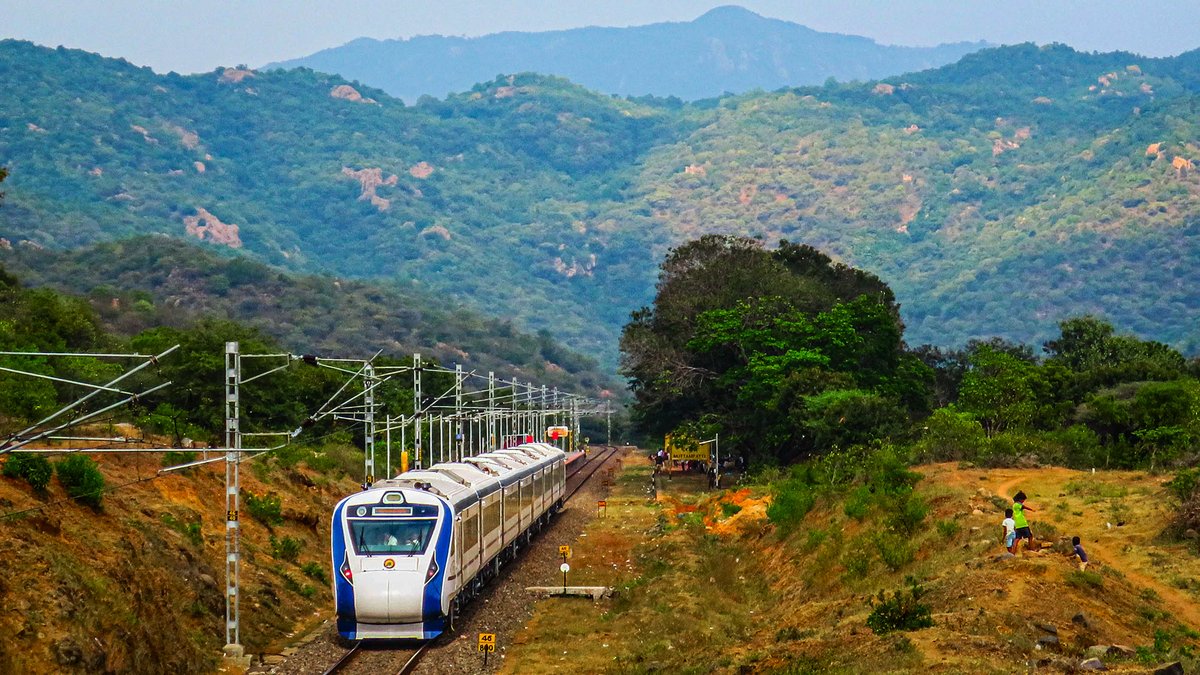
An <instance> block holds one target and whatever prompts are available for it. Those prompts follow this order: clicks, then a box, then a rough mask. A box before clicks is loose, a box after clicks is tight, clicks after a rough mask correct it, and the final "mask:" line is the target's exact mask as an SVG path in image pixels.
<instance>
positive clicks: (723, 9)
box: [694, 5, 766, 23]
mask: <svg viewBox="0 0 1200 675" xmlns="http://www.w3.org/2000/svg"><path fill="white" fill-rule="evenodd" d="M747 19H756V20H759V21H762V20H764V19H766V17H764V16H763V15H761V14H756V13H755V12H752V11H750V10H748V9H746V8H745V7H741V6H739V5H721V6H720V7H713V8H712V9H710V10H708V11H707V12H705V13H703V14H701V15H700V16H698V17H696V20H695V22H694V23H700V22H702V21H730V20H735V21H745V20H747Z"/></svg>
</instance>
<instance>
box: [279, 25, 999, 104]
mask: <svg viewBox="0 0 1200 675" xmlns="http://www.w3.org/2000/svg"><path fill="white" fill-rule="evenodd" d="M987 46H989V45H987V44H986V43H983V42H974V43H972V42H959V43H955V44H948V45H938V46H936V47H899V46H894V45H881V44H878V43H876V42H875V41H874V40H871V39H869V38H864V37H859V36H857V35H841V34H838V33H822V32H820V31H815V30H812V29H811V28H807V27H805V26H801V25H799V24H795V23H791V22H789V21H781V20H779V19H769V18H767V17H763V16H759V15H758V14H755V13H754V12H751V11H749V10H747V9H743V8H741V7H735V6H725V7H717V8H716V9H713V10H710V11H708V12H706V13H705V14H704V15H703V16H700V17H699V18H697V19H696V20H694V21H682V22H672V23H655V24H650V25H647V26H630V27H627V28H601V27H595V26H593V27H588V28H575V29H572V30H560V31H545V32H539V33H516V32H508V33H495V34H492V35H484V36H481V37H475V38H467V37H453V36H442V35H422V36H418V37H414V38H411V39H408V40H374V39H371V38H360V39H358V40H354V41H353V42H350V43H348V44H345V45H342V46H340V47H334V48H331V49H324V50H322V51H319V52H317V53H315V54H311V55H309V56H305V57H301V58H297V59H291V60H288V61H283V62H280V63H271V64H268V65H266V66H264V67H263V68H264V69H271V68H298V67H304V68H312V69H314V70H319V71H321V72H326V73H337V74H339V75H341V76H343V77H347V78H350V79H355V80H360V81H362V82H365V83H367V84H370V85H372V86H376V87H379V88H381V89H383V90H384V91H386V92H388V93H390V94H391V95H393V96H397V97H400V98H402V99H404V100H406V101H409V102H412V101H416V100H417V99H418V98H420V97H421V96H424V95H433V96H437V97H442V96H445V95H446V94H448V93H451V92H455V91H461V90H463V89H468V88H470V87H471V86H472V85H473V84H475V83H476V82H480V81H483V80H487V79H489V78H491V77H494V76H495V74H496V73H497V72H502V73H515V72H521V71H531V72H538V73H548V74H552V75H559V76H562V77H566V78H568V79H570V80H572V81H573V82H578V83H579V84H582V85H584V86H586V87H588V88H589V89H596V90H598V91H602V92H604V93H606V94H622V95H634V96H641V95H645V94H656V95H658V96H677V97H681V98H684V99H698V98H708V97H713V96H720V95H722V94H727V93H739V94H740V93H743V92H747V91H751V90H753V89H766V90H771V89H778V88H779V87H788V86H798V85H811V84H820V83H822V82H824V81H825V80H826V79H828V78H831V77H833V78H837V79H839V80H870V79H875V78H880V77H887V76H888V75H896V74H899V73H906V72H911V71H915V70H923V69H925V68H933V67H935V66H940V65H943V64H946V63H951V62H953V61H956V60H958V59H959V58H960V57H962V56H963V55H964V54H968V53H970V52H973V51H976V50H979V49H983V48H984V47H987Z"/></svg>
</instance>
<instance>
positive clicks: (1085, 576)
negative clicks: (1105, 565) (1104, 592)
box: [1067, 570, 1104, 591]
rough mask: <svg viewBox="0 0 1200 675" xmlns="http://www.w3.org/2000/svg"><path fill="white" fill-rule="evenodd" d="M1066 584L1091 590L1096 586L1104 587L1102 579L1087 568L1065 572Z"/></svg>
mask: <svg viewBox="0 0 1200 675" xmlns="http://www.w3.org/2000/svg"><path fill="white" fill-rule="evenodd" d="M1067 584H1068V585H1070V586H1074V587H1075V588H1078V589H1081V590H1085V591H1091V590H1095V589H1097V588H1103V587H1104V579H1102V578H1100V575H1099V574H1096V573H1095V572H1088V571H1087V570H1075V571H1073V572H1071V573H1069V574H1067Z"/></svg>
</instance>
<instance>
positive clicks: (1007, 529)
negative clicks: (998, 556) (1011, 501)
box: [1000, 509, 1017, 553]
mask: <svg viewBox="0 0 1200 675" xmlns="http://www.w3.org/2000/svg"><path fill="white" fill-rule="evenodd" d="M1000 526H1001V527H1003V528H1004V548H1006V549H1008V552H1009V553H1012V552H1013V543H1014V542H1015V540H1016V538H1017V523H1016V521H1014V520H1013V512H1012V509H1005V510H1004V520H1003V522H1001V523H1000Z"/></svg>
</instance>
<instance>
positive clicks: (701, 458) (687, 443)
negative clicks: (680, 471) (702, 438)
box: [663, 434, 709, 462]
mask: <svg viewBox="0 0 1200 675" xmlns="http://www.w3.org/2000/svg"><path fill="white" fill-rule="evenodd" d="M663 446H664V448H665V449H666V451H667V454H668V455H670V456H671V459H673V460H675V461H677V462H689V461H690V462H707V461H708V453H709V450H708V444H707V443H699V442H697V441H696V439H694V438H690V437H688V436H680V437H678V438H675V437H673V436H672V435H671V434H667V438H666V440H665V441H664V443H663Z"/></svg>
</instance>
